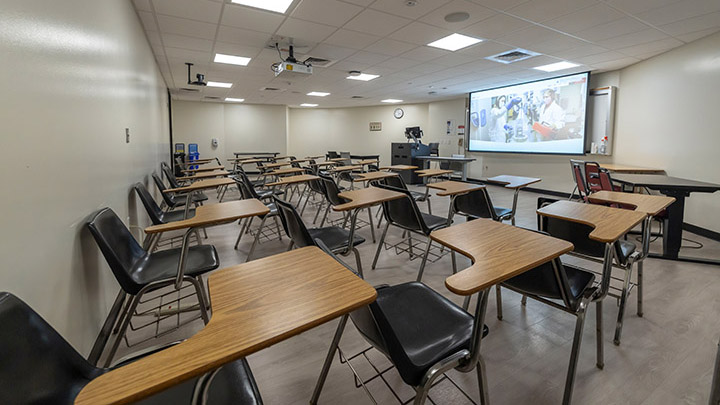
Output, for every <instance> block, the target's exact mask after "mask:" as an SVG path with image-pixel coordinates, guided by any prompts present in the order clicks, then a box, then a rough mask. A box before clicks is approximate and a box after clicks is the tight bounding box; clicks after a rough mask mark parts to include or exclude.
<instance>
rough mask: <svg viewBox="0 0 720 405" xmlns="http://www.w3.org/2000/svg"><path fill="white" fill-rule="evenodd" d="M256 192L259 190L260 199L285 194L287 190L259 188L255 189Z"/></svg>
mask: <svg viewBox="0 0 720 405" xmlns="http://www.w3.org/2000/svg"><path fill="white" fill-rule="evenodd" d="M255 192H257V194H258V196H260V199H264V198H270V197H272V196H274V195H283V194H285V192H284V191H282V190H258V189H255Z"/></svg>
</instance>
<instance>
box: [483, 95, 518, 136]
mask: <svg viewBox="0 0 720 405" xmlns="http://www.w3.org/2000/svg"><path fill="white" fill-rule="evenodd" d="M521 101H522V99H521V98H520V97H515V98H513V99H512V100H510V102H509V103H506V102H507V98H506V97H505V96H499V97H498V98H497V99H495V105H493V108H492V109H491V110H490V131H489V132H490V141H492V142H502V143H505V142H507V137H506V136H505V125H507V114H508V110H509V109H511V108H513V106H514V105H515V104H517V103H519V102H521Z"/></svg>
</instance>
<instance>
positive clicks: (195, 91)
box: [180, 87, 200, 93]
mask: <svg viewBox="0 0 720 405" xmlns="http://www.w3.org/2000/svg"><path fill="white" fill-rule="evenodd" d="M180 91H181V92H186V93H197V92H199V91H200V89H188V88H187V87H181V88H180Z"/></svg>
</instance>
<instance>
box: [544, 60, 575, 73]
mask: <svg viewBox="0 0 720 405" xmlns="http://www.w3.org/2000/svg"><path fill="white" fill-rule="evenodd" d="M577 66H580V65H578V64H577V63H570V62H558V63H551V64H549V65H544V66H538V67H534V68H533V69H537V70H542V71H543V72H555V71H558V70H563V69H570V68H574V67H577Z"/></svg>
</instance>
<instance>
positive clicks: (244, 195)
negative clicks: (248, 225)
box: [232, 176, 254, 200]
mask: <svg viewBox="0 0 720 405" xmlns="http://www.w3.org/2000/svg"><path fill="white" fill-rule="evenodd" d="M232 179H233V180H235V185H237V187H238V191H240V199H242V200H248V199H250V198H254V197H253V196H252V193H251V192H250V191H249V190H248V189H247V186H246V185H245V182H244V181H243V179H242V178H241V177H239V176H235V177H232Z"/></svg>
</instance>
